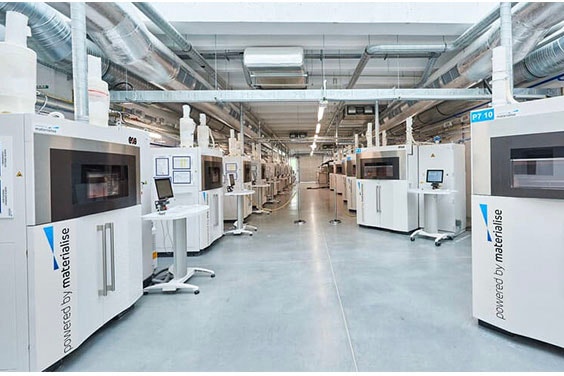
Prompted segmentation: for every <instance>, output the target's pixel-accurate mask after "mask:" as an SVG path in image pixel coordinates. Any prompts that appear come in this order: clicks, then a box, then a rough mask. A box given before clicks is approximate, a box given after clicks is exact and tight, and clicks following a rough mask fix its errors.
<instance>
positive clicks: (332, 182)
mask: <svg viewBox="0 0 564 376" xmlns="http://www.w3.org/2000/svg"><path fill="white" fill-rule="evenodd" d="M336 176H337V174H335V173H334V172H330V173H329V189H330V190H332V191H334V190H335V186H336V185H337V184H336V180H337V179H336V178H335V177H336Z"/></svg>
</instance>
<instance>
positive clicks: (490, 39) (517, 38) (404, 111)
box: [382, 3, 564, 130]
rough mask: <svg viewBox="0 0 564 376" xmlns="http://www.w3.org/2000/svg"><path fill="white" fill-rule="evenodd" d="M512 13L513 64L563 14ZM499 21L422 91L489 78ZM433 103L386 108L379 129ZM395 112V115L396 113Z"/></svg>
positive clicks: (524, 7)
mask: <svg viewBox="0 0 564 376" xmlns="http://www.w3.org/2000/svg"><path fill="white" fill-rule="evenodd" d="M513 9H514V12H513V17H512V18H513V22H512V27H513V61H514V62H516V63H517V62H519V61H521V60H523V59H524V58H525V56H526V55H527V54H528V53H529V52H530V51H531V50H532V49H533V48H534V46H535V45H536V44H537V43H538V42H539V41H540V40H542V38H543V37H544V36H545V35H546V34H547V33H548V32H549V30H550V28H551V27H552V26H554V25H555V24H557V23H559V22H561V21H562V18H561V17H555V15H558V14H563V12H564V3H524V4H519V5H517V6H515V7H514V8H513ZM499 42H500V30H499V21H498V22H497V23H496V24H495V25H494V26H493V27H492V28H491V29H490V31H489V32H487V33H486V34H484V35H483V36H482V37H480V38H479V39H478V40H476V41H475V42H474V43H472V44H471V45H470V46H468V47H467V48H466V49H465V50H464V51H462V52H460V53H459V54H457V55H456V56H455V57H454V58H452V59H451V60H450V61H449V62H447V63H446V64H445V65H443V66H442V67H441V68H440V69H439V70H438V71H437V72H435V73H434V74H433V75H431V77H430V78H429V79H428V80H427V82H426V83H425V87H435V88H465V87H469V86H471V85H472V84H474V83H475V82H478V81H480V80H483V79H485V78H487V77H489V76H490V75H491V70H492V62H491V58H492V49H493V48H494V47H496V46H498V45H499ZM432 106H433V102H431V103H429V102H416V103H412V104H408V103H403V104H400V105H398V106H395V107H392V108H389V109H387V110H386V111H385V113H384V114H383V122H382V129H384V130H385V129H390V128H392V127H395V126H397V125H398V124H400V123H402V122H403V121H405V119H406V118H407V117H409V116H413V115H415V114H417V113H420V112H422V111H425V110H426V109H428V108H430V107H432ZM397 112H399V115H396V113H397Z"/></svg>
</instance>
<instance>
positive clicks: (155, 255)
mask: <svg viewBox="0 0 564 376" xmlns="http://www.w3.org/2000/svg"><path fill="white" fill-rule="evenodd" d="M156 258H157V251H154V252H153V260H154V259H156Z"/></svg>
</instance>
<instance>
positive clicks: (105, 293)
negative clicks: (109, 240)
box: [96, 225, 108, 296]
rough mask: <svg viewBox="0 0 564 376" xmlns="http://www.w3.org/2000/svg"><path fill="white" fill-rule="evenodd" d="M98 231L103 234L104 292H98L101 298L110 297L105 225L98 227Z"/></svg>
mask: <svg viewBox="0 0 564 376" xmlns="http://www.w3.org/2000/svg"><path fill="white" fill-rule="evenodd" d="M96 231H98V232H100V233H101V234H102V237H101V238H102V290H100V291H98V294H99V295H101V296H108V286H107V285H106V281H107V280H108V269H107V262H108V261H107V259H106V230H105V227H104V226H103V225H97V226H96Z"/></svg>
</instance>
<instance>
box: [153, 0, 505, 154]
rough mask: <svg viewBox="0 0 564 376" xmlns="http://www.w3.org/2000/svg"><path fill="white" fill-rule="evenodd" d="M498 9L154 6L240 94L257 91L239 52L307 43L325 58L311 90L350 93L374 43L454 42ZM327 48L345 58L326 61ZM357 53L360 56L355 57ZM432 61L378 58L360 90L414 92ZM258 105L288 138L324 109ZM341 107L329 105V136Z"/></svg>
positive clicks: (311, 125)
mask: <svg viewBox="0 0 564 376" xmlns="http://www.w3.org/2000/svg"><path fill="white" fill-rule="evenodd" d="M495 4H497V3H485V2H481V3H478V2H471V3H457V2H448V3H447V2H445V3H424V2H419V3H400V2H396V3H387V2H362V3H358V2H354V3H350V2H324V3H319V2H286V3H281V2H267V3H266V2H229V3H225V2H213V1H207V2H190V3H187V2H184V3H154V6H155V8H157V9H158V10H159V11H160V12H161V13H162V14H163V16H165V18H166V19H168V20H170V21H171V22H172V24H173V25H174V26H175V27H177V29H178V30H179V31H180V32H181V33H183V34H185V36H186V39H187V40H188V41H190V42H191V43H192V44H193V45H194V47H195V48H196V49H197V50H198V51H199V52H200V53H202V54H204V55H205V56H206V57H207V58H208V61H209V63H210V64H211V65H212V66H213V67H214V68H216V70H217V72H218V74H219V75H221V76H222V77H223V78H224V79H225V80H226V81H227V82H228V83H229V85H230V86H231V87H232V88H233V89H251V88H250V87H249V86H248V85H247V83H246V81H245V78H244V75H243V70H242V59H241V58H242V56H237V52H242V51H243V50H244V49H245V48H247V47H256V46H299V47H303V48H304V49H305V51H306V54H308V53H311V54H314V55H317V57H316V58H313V59H307V60H306V62H305V66H306V71H307V73H308V75H309V85H308V87H310V88H316V89H319V88H321V86H322V81H323V78H325V79H326V80H327V88H345V87H346V85H347V83H348V82H349V80H350V77H351V75H352V73H353V71H354V69H355V67H356V65H357V63H358V56H360V54H361V53H362V52H363V51H364V48H365V47H366V46H367V45H373V44H427V43H442V42H444V41H451V40H453V39H455V38H456V37H457V36H459V35H460V34H461V33H463V32H464V31H465V30H466V29H467V28H468V27H470V26H471V25H472V24H473V23H475V22H477V21H478V20H479V19H481V18H482V17H483V16H485V15H486V14H487V13H488V12H489V11H490V10H491V9H492V7H493V6H494V5H495ZM147 24H148V26H149V29H150V30H151V31H153V32H154V33H155V34H157V35H159V34H162V32H161V31H160V30H159V29H158V28H156V27H155V26H154V25H152V23H150V21H148V20H147ZM160 37H161V38H162V39H163V40H166V38H165V37H163V36H162V35H160ZM167 44H168V45H169V46H171V47H172V45H171V44H170V43H167ZM321 51H323V53H324V54H325V55H328V54H331V55H333V57H337V58H331V59H330V58H325V59H324V60H323V61H322V60H321V59H320V58H319V55H320V54H321ZM226 52H229V53H230V54H229V56H230V57H229V59H226V58H225V56H223V55H224V53H226ZM216 54H217V55H216ZM350 54H353V55H356V56H354V57H352V58H351V56H350ZM345 55H349V56H345ZM426 63H427V58H409V59H406V58H404V59H397V58H394V57H392V56H390V57H388V58H373V59H371V60H370V62H369V63H368V64H367V66H366V68H365V69H364V71H363V74H362V76H361V77H360V79H359V80H358V83H357V84H356V86H355V88H394V87H395V88H407V87H413V86H414V85H415V84H416V83H417V82H419V80H420V77H421V75H422V73H423V70H424V69H425V66H426ZM250 107H251V109H252V111H253V112H254V114H255V115H257V116H258V117H259V118H260V119H261V120H262V121H263V122H264V123H265V124H267V126H268V127H269V128H270V129H272V130H273V131H274V132H275V133H276V134H277V135H278V136H280V137H285V136H287V135H288V133H289V132H291V131H295V130H306V131H308V132H309V133H308V135H310V136H313V134H314V130H315V124H316V120H317V105H316V104H311V103H309V104H304V103H255V104H251V105H250ZM334 108H335V106H334V105H330V106H329V108H328V111H327V112H326V115H325V117H324V121H323V124H322V125H323V128H322V132H321V134H323V133H324V132H323V129H325V128H326V126H327V123H328V122H329V119H330V118H331V115H332V110H333V109H334ZM362 130H363V129H359V130H358V131H362ZM343 132H352V131H343ZM295 147H296V148H300V149H301V148H303V147H304V146H298V145H295ZM305 147H307V145H306V146H305Z"/></svg>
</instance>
